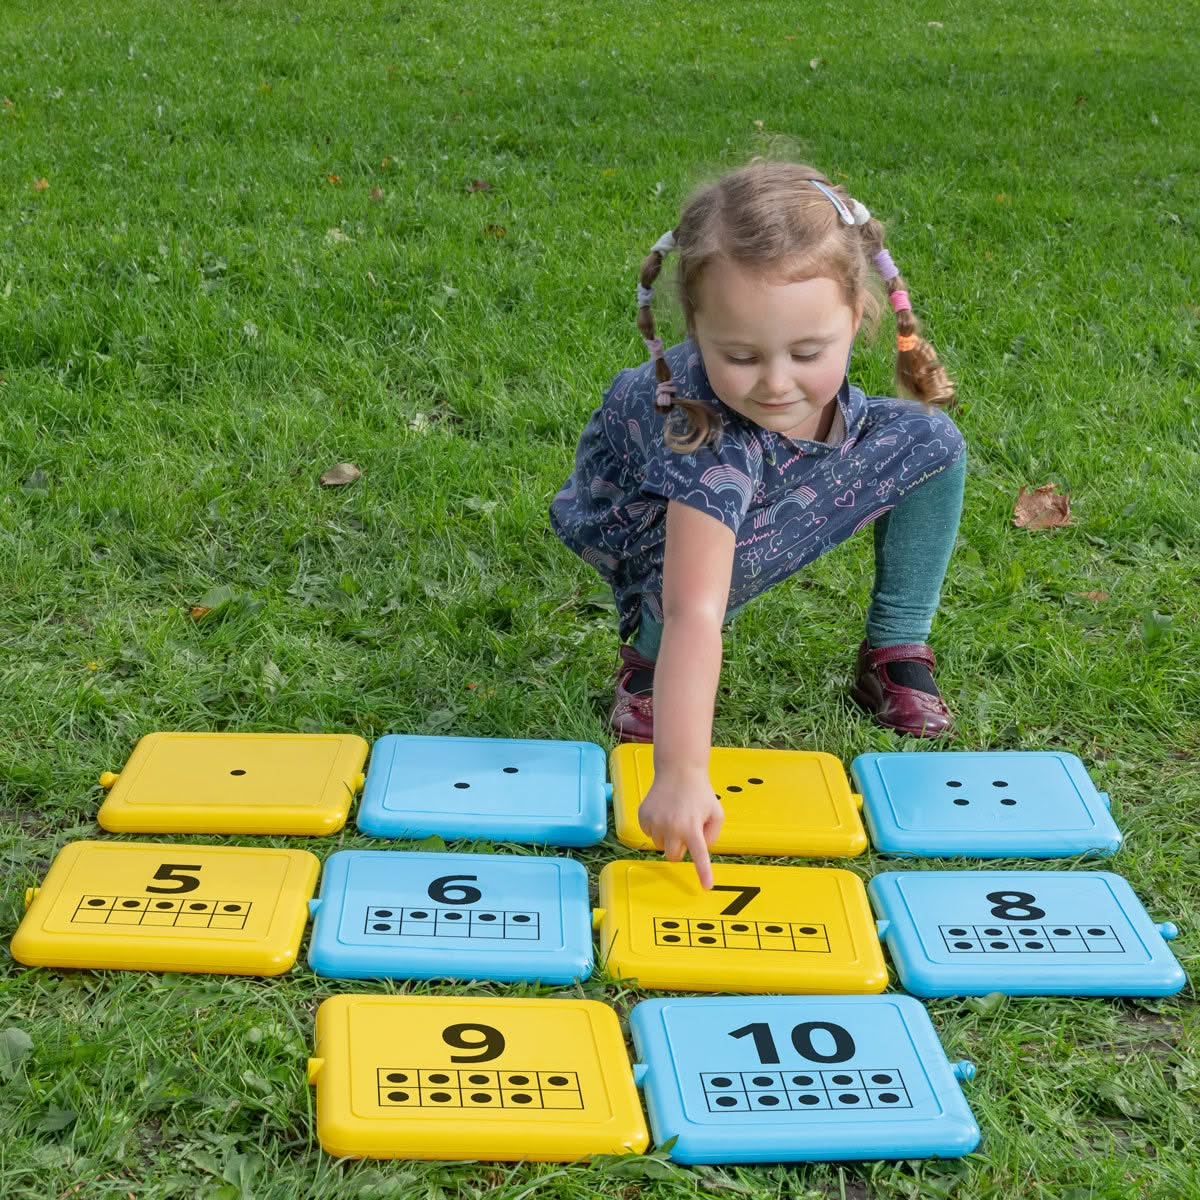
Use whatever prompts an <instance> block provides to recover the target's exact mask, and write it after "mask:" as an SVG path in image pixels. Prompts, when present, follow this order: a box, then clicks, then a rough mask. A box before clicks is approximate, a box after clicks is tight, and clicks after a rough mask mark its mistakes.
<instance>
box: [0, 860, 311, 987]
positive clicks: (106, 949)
mask: <svg viewBox="0 0 1200 1200" xmlns="http://www.w3.org/2000/svg"><path fill="white" fill-rule="evenodd" d="M319 871H320V863H319V862H318V861H317V858H316V857H315V855H312V854H309V853H308V852H307V851H306V850H266V849H264V850H258V849H243V848H242V847H235V846H170V845H151V844H148V843H139V842H126V843H117V842H73V843H72V844H71V845H69V846H66V847H65V848H64V849H62V850H61V851H59V853H58V856H57V857H56V858H55V860H54V862H53V863H51V865H50V870H49V871H48V872H47V874H46V879H45V882H44V883H43V884H42V886H41V887H40V888H30V889H29V891H28V893H27V894H26V903H27V905H28V911H27V912H26V913H25V918H24V920H23V921H22V922H21V924H20V927H19V928H18V929H17V932H16V933H15V934H14V935H13V940H12V954H13V957H14V958H15V959H16V960H17V961H18V962H22V963H25V964H26V965H27V966H31V967H110V968H115V969H118V970H131V971H211V972H213V973H215V974H218V975H280V974H282V973H283V972H284V971H286V970H288V968H289V967H291V965H292V964H293V963H294V962H295V961H296V955H297V953H298V952H299V949H300V939H301V937H302V936H303V934H304V925H305V922H306V920H307V918H308V901H309V899H310V898H311V897H312V894H313V891H314V890H315V888H316V885H317V874H318V872H319Z"/></svg>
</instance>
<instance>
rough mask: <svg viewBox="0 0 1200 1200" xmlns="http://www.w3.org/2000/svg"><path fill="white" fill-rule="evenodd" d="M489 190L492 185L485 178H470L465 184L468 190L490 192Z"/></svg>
mask: <svg viewBox="0 0 1200 1200" xmlns="http://www.w3.org/2000/svg"><path fill="white" fill-rule="evenodd" d="M491 190H492V185H491V184H490V183H488V181H487V180H486V179H472V180H471V182H470V183H468V184H467V191H468V192H490V191H491Z"/></svg>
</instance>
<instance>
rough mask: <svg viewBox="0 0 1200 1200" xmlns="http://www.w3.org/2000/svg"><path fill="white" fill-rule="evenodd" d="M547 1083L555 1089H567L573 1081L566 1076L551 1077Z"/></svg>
mask: <svg viewBox="0 0 1200 1200" xmlns="http://www.w3.org/2000/svg"><path fill="white" fill-rule="evenodd" d="M546 1082H547V1083H550V1084H553V1085H554V1086H555V1087H566V1085H567V1084H568V1083H570V1082H571V1081H570V1080H569V1079H568V1078H567V1077H566V1076H565V1075H551V1076H550V1077H549V1078H548V1079H547V1080H546Z"/></svg>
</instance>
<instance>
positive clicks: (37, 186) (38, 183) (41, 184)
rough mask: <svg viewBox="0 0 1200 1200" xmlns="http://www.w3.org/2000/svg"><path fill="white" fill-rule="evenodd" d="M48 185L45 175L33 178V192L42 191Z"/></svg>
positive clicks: (48, 181)
mask: <svg viewBox="0 0 1200 1200" xmlns="http://www.w3.org/2000/svg"><path fill="white" fill-rule="evenodd" d="M49 186H50V180H48V179H47V178H46V177H45V175H43V176H42V177H41V179H37V180H34V184H33V190H34V191H35V192H44V191H45V190H46V189H47V188H48V187H49Z"/></svg>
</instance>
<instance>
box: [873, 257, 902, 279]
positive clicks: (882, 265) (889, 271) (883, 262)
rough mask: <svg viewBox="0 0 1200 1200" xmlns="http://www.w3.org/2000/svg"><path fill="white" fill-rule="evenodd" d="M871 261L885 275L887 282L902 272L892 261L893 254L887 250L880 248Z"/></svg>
mask: <svg viewBox="0 0 1200 1200" xmlns="http://www.w3.org/2000/svg"><path fill="white" fill-rule="evenodd" d="M871 261H872V262H873V263H874V264H875V270H877V271H878V272H879V274H880V275H881V276H882V277H883V280H884V282H885V283H886V282H887V281H888V280H891V279H895V278H896V276H897V275H899V274H900V268H899V267H897V266H896V264H895V263H894V262H892V256H891V255H890V254H889V253H888V252H887V251H886V250H880V251H879V253H878V254H876V255H875V257H874V258H872V259H871Z"/></svg>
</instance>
